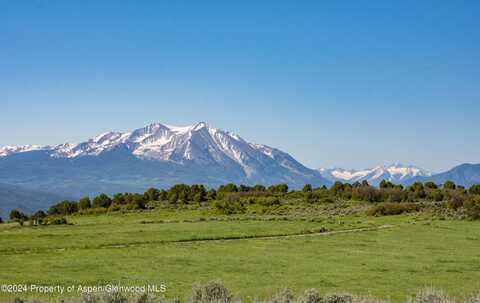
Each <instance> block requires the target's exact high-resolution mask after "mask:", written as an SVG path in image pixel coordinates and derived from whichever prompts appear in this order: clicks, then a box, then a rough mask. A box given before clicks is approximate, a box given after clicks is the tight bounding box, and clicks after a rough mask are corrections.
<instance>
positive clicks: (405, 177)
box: [318, 164, 480, 187]
mask: <svg viewBox="0 0 480 303" xmlns="http://www.w3.org/2000/svg"><path fill="white" fill-rule="evenodd" d="M318 171H319V172H320V174H321V175H322V176H323V177H324V178H326V179H327V180H329V181H331V182H335V181H341V182H348V183H354V182H357V181H358V182H362V181H364V180H365V181H368V183H369V184H371V185H374V186H378V184H379V183H380V182H381V181H382V180H387V181H390V182H393V183H396V184H403V185H409V184H412V183H413V182H416V181H420V182H427V181H433V182H435V183H437V184H443V183H445V182H446V181H448V180H450V181H453V182H455V183H456V184H459V185H464V186H467V187H469V186H471V185H473V184H480V164H462V165H459V166H456V167H454V168H452V169H451V170H449V171H446V172H443V173H438V174H433V173H432V172H430V171H427V170H425V169H422V168H419V167H415V166H411V165H401V164H393V165H388V166H377V167H374V168H369V169H364V170H347V169H343V168H331V169H327V168H320V169H319V170H318Z"/></svg>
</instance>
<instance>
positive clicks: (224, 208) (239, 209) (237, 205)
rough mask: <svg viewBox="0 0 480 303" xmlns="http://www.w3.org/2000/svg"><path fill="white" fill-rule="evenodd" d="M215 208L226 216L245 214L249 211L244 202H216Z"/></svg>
mask: <svg viewBox="0 0 480 303" xmlns="http://www.w3.org/2000/svg"><path fill="white" fill-rule="evenodd" d="M213 206H214V208H215V209H216V210H217V211H218V212H220V213H222V214H225V215H233V214H244V213H245V212H246V211H247V209H246V207H245V205H244V204H243V202H242V201H225V200H216V201H215V202H214V203H213Z"/></svg>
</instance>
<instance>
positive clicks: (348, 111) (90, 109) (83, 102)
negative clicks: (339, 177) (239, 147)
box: [0, 0, 480, 171]
mask: <svg viewBox="0 0 480 303" xmlns="http://www.w3.org/2000/svg"><path fill="white" fill-rule="evenodd" d="M479 15H480V2H478V1H433V0H432V1H428V0H425V1H409V0H406V1H384V0H379V1H374V0H369V1H237V2H236V3H233V1H0V129H1V131H0V145H7V144H26V143H38V144H56V143H62V142H64V141H73V142H75V141H80V140H83V139H86V138H88V137H91V136H94V135H96V134H98V133H101V132H104V131H108V130H129V129H132V128H138V127H141V126H143V125H146V124H148V123H150V122H163V123H166V124H173V125H189V124H193V123H195V122H197V121H207V122H208V123H209V124H211V125H212V126H215V127H218V128H222V129H227V130H232V131H234V132H236V133H238V134H240V135H241V136H243V137H244V138H245V139H247V140H249V141H253V142H257V143H264V144H268V145H271V146H275V147H278V148H280V149H282V150H285V151H287V152H289V153H290V154H292V155H293V156H294V157H295V158H297V159H298V160H300V161H301V162H302V163H304V164H306V165H307V166H310V167H321V166H327V167H328V166H342V167H348V168H364V167H370V166H375V165H378V164H388V163H391V162H401V163H408V164H410V163H411V164H415V165H418V166H422V167H425V168H428V169H432V170H435V171H440V170H443V169H447V168H450V167H452V166H454V165H457V164H459V163H463V162H477V163H478V162H480V140H479V139H480V135H479V129H480V118H479V117H480V19H479V18H478V16H479Z"/></svg>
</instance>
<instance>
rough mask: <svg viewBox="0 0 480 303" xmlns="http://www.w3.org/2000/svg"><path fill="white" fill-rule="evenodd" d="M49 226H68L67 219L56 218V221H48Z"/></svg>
mask: <svg viewBox="0 0 480 303" xmlns="http://www.w3.org/2000/svg"><path fill="white" fill-rule="evenodd" d="M48 224H49V225H64V224H68V222H67V219H65V218H54V219H50V220H48Z"/></svg>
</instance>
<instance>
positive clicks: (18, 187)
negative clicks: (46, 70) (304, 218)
mask: <svg viewBox="0 0 480 303" xmlns="http://www.w3.org/2000/svg"><path fill="white" fill-rule="evenodd" d="M383 179H386V180H390V181H392V182H394V183H402V184H409V183H411V182H414V181H416V180H419V181H426V180H434V181H435V182H437V183H443V182H444V181H446V180H452V181H454V182H456V183H458V184H464V185H467V186H469V185H471V184H473V183H480V165H470V164H465V165H461V166H458V167H456V168H454V169H452V170H450V171H448V172H445V173H442V174H432V173H430V172H428V171H426V170H423V169H420V168H417V167H414V166H405V165H399V164H395V165H391V166H379V167H375V168H372V169H366V170H359V171H356V170H345V169H338V168H336V169H320V170H314V169H310V168H307V167H305V166H304V165H302V164H301V163H300V162H298V161H297V160H295V159H294V158H293V157H292V156H290V155H289V154H287V153H285V152H283V151H281V150H278V149H275V148H272V147H269V146H266V145H261V144H253V143H250V142H247V141H246V140H244V139H242V138H241V137H240V136H238V135H236V134H234V133H231V132H228V131H223V130H220V129H217V128H213V127H211V126H209V125H207V124H206V123H204V122H200V123H197V124H194V125H191V126H186V127H175V126H168V125H164V124H161V123H153V124H150V125H148V126H145V127H143V128H139V129H135V130H133V131H130V132H108V133H104V134H101V135H99V136H96V137H93V138H91V139H89V140H86V141H84V142H81V143H77V144H71V143H63V144H59V145H55V146H41V145H24V146H5V147H2V148H0V196H3V197H2V198H0V199H1V200H0V211H1V210H3V212H4V213H5V211H7V210H9V209H11V208H14V207H19V208H21V209H23V210H26V211H30V210H33V209H37V208H40V207H46V206H48V205H49V204H51V203H54V202H57V200H59V199H63V198H65V197H71V198H79V197H81V196H85V195H89V196H92V195H96V194H99V193H107V194H113V193H117V192H127V191H128V192H142V191H145V190H146V189H147V188H148V187H152V186H153V187H158V188H165V187H169V186H172V185H174V184H177V183H189V184H192V183H201V184H204V185H206V186H212V187H216V186H218V185H220V184H225V183H229V182H232V183H236V184H242V183H243V184H248V185H254V184H263V185H270V184H276V183H287V184H289V186H290V187H291V188H300V187H302V186H303V185H304V184H307V183H309V184H312V185H313V186H320V185H327V186H329V185H330V184H331V183H332V182H334V181H336V180H340V181H343V182H351V183H353V182H355V181H363V180H367V181H368V182H369V183H370V184H372V185H377V184H378V183H379V182H380V181H381V180H383Z"/></svg>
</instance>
